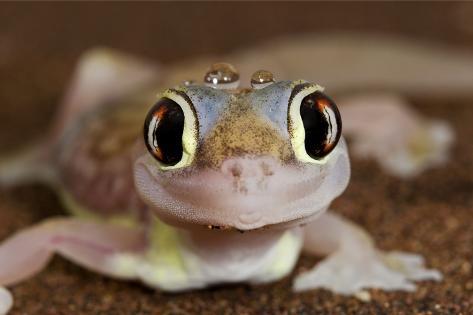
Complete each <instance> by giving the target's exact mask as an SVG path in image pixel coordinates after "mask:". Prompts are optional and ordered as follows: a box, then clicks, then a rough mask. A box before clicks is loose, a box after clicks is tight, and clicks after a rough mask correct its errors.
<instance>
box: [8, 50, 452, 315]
mask: <svg viewBox="0 0 473 315" xmlns="http://www.w3.org/2000/svg"><path fill="white" fill-rule="evenodd" d="M91 68H93V69H94V70H95V72H97V73H98V74H96V75H94V74H93V72H90V69H91ZM254 70H256V69H254ZM176 71H177V70H176ZM243 73H244V71H243ZM176 76H177V77H179V75H176ZM123 77H126V78H127V80H126V81H123V80H121V78H123ZM173 86H175V84H174V82H168V81H166V80H165V79H163V78H162V76H161V75H160V71H159V69H158V70H157V69H156V68H153V67H150V66H149V65H147V64H141V63H140V62H137V61H135V60H131V59H128V58H125V57H123V56H121V55H119V54H114V53H110V52H104V51H95V52H92V53H89V54H88V55H86V56H85V57H84V59H82V60H81V62H80V64H79V67H78V70H77V74H76V76H75V78H74V80H73V84H72V87H71V89H70V90H69V93H68V95H67V97H66V100H65V102H64V105H63V107H62V109H61V111H60V113H59V115H58V119H57V120H56V122H55V124H54V126H53V128H52V131H51V133H50V136H49V138H48V140H47V142H45V143H43V145H42V146H41V147H42V149H41V150H39V151H38V150H37V151H35V154H34V156H33V157H25V158H23V159H17V160H16V162H15V163H11V164H8V167H3V168H1V170H2V172H1V173H2V174H1V176H0V177H1V179H2V182H4V183H5V184H12V183H15V184H17V183H19V182H21V181H24V180H27V179H29V178H41V179H44V180H45V182H47V183H49V184H51V185H53V186H54V187H56V188H58V190H59V191H60V196H61V197H62V198H63V200H64V202H65V206H66V208H69V210H71V212H72V214H74V216H73V217H61V218H51V219H49V220H47V221H46V222H44V223H41V224H39V225H36V226H33V227H30V228H26V229H24V230H21V231H19V232H18V233H17V234H15V235H13V236H12V237H11V238H8V239H6V240H4V241H3V243H2V244H1V245H0V286H4V287H8V286H12V285H14V284H16V283H19V282H21V281H24V280H26V279H28V278H29V277H31V276H33V275H34V274H36V273H38V272H40V271H41V270H42V269H43V268H44V267H45V266H46V265H47V263H48V261H49V260H50V258H51V257H52V255H54V254H59V255H61V256H63V257H65V258H67V259H69V260H71V261H72V262H75V263H77V264H79V265H81V266H83V267H85V268H87V269H89V270H92V271H95V272H99V273H102V274H106V275H109V276H111V277H115V278H118V279H129V280H139V281H142V282H143V283H145V284H146V285H148V286H151V287H153V288H157V289H162V290H166V291H182V290H189V289H195V288H203V287H207V286H210V285H214V284H219V283H235V282H250V283H264V282H270V281H277V280H278V279H280V278H282V277H284V276H286V275H287V274H288V273H290V272H291V270H292V269H293V267H294V265H295V263H296V261H297V258H298V256H299V255H300V253H301V252H303V251H304V252H307V253H309V254H314V255H319V256H320V255H321V256H326V258H325V259H324V260H323V261H322V262H320V263H319V264H317V265H316V266H314V267H313V268H312V269H311V270H309V271H306V272H304V273H302V274H299V275H298V276H297V277H296V279H295V282H294V289H295V290H296V291H300V290H310V289H315V288H325V289H329V290H331V291H333V292H335V293H340V294H348V295H353V294H355V295H356V294H359V292H361V291H362V290H363V289H369V288H381V289H384V290H405V291H412V290H415V288H416V285H415V283H414V281H418V280H440V279H441V274H440V272H438V271H437V270H435V269H428V268H427V267H425V265H424V261H423V259H422V257H420V256H419V255H416V254H410V253H404V252H384V251H381V250H379V249H377V248H376V246H375V242H374V241H373V240H372V239H371V237H370V236H369V235H368V234H367V233H366V232H365V231H364V230H363V229H362V228H361V227H358V226H356V225H354V224H353V223H351V222H349V221H347V220H346V219H344V218H342V217H340V216H339V215H337V214H335V213H333V212H331V211H329V210H328V208H329V207H330V203H331V202H332V201H333V199H335V198H336V197H337V196H339V195H340V194H341V193H342V192H343V190H344V189H345V187H346V185H347V184H348V181H349V177H350V166H349V158H348V153H347V146H346V143H345V140H344V139H343V137H342V138H340V141H336V142H334V145H333V147H332V148H331V149H330V151H329V152H326V154H323V156H319V157H316V158H314V157H312V156H311V155H309V154H308V152H306V151H307V147H306V146H304V144H305V141H306V135H305V130H304V125H303V124H302V120H301V118H300V116H298V115H300V110H299V109H300V106H301V103H302V102H303V99H304V98H305V97H306V96H309V95H312V93H318V92H322V90H323V89H322V88H321V87H320V86H318V85H316V84H314V83H311V82H308V81H299V80H297V81H276V82H274V83H271V84H268V85H267V86H266V87H264V88H254V89H249V90H248V89H241V88H238V87H237V88H235V87H234V86H232V87H231V88H225V87H224V88H222V87H220V86H206V85H204V84H203V83H197V84H196V85H184V84H181V85H179V86H178V87H177V88H175V89H168V90H165V88H166V87H173ZM156 87H162V88H160V89H161V90H164V92H162V93H160V94H159V96H158V100H159V99H162V98H167V99H171V100H172V101H173V102H175V103H176V104H177V105H178V106H180V108H181V109H182V111H183V113H184V127H183V130H184V131H183V134H182V137H181V138H180V139H179V141H182V146H183V151H184V153H183V154H182V157H181V158H180V159H179V160H178V161H177V163H175V164H174V165H171V164H169V163H163V162H162V161H160V160H159V159H157V158H156V156H155V152H154V153H153V152H150V150H149V146H148V149H147V148H146V146H145V143H146V141H148V140H150V139H151V140H150V141H151V142H153V141H152V140H153V139H154V138H153V133H152V132H151V133H149V132H148V133H147V131H146V130H147V129H146V126H145V132H144V133H145V134H144V135H143V129H142V126H143V124H144V123H145V118H146V114H147V112H148V111H149V109H150V107H151V105H153V104H154V103H156V98H155V96H154V94H155V93H156V92H158V91H159V89H158V90H156ZM297 90H300V91H298V92H297ZM296 92H297V93H296ZM291 109H293V110H291ZM339 109H340V112H341V116H342V120H343V125H344V135H345V136H347V137H349V138H352V139H353V143H352V144H353V145H354V147H355V149H356V150H357V151H359V152H358V153H359V154H360V155H365V156H368V157H371V158H374V159H376V160H377V161H378V162H380V163H381V165H383V166H384V167H385V169H386V170H387V171H388V172H389V171H390V172H391V173H392V174H393V175H398V176H403V177H408V176H413V175H415V174H417V173H419V172H420V171H422V170H424V169H425V168H427V167H429V166H430V165H435V164H438V163H439V162H441V161H443V160H444V159H445V158H446V152H447V148H448V145H449V143H450V139H451V134H450V133H449V130H448V127H447V126H446V125H444V124H442V123H438V122H434V121H430V120H427V119H425V118H423V117H421V116H420V115H419V114H418V113H415V112H414V111H413V110H411V109H408V108H407V107H406V106H405V104H404V102H403V101H402V100H401V99H398V98H396V97H392V96H390V95H375V96H369V97H366V98H365V99H363V98H362V99H361V101H360V98H359V97H358V98H348V99H342V100H341V102H340V104H339ZM120 113H122V114H120ZM131 113H133V114H131ZM332 118H333V117H332ZM363 119H365V120H367V121H370V120H371V121H372V120H376V121H378V122H379V121H380V120H381V122H379V124H368V123H366V122H363ZM331 123H332V127H333V123H334V121H333V120H332V121H331ZM147 127H148V129H149V128H150V126H147ZM337 127H340V126H335V127H334V128H337ZM337 130H338V129H337ZM337 130H336V129H334V130H333V131H334V132H336V131H337ZM150 137H151V138H150ZM143 138H144V140H143ZM46 143H47V144H46ZM419 143H420V144H419ZM151 145H152V144H151ZM412 147H414V148H415V150H414V149H412ZM53 152H54V153H53ZM58 152H59V153H58ZM355 153H356V151H355ZM5 165H6V164H5ZM38 165H42V166H44V167H38ZM53 166H54V167H53ZM11 304H12V298H11V296H10V294H9V293H8V291H6V290H5V289H4V288H1V287H0V313H2V312H3V313H6V312H7V311H8V309H9V308H10V307H11Z"/></svg>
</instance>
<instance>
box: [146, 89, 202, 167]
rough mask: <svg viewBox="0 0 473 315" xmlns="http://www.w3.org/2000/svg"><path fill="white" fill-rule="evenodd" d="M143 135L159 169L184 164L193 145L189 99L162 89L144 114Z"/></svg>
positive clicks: (194, 134) (194, 135)
mask: <svg viewBox="0 0 473 315" xmlns="http://www.w3.org/2000/svg"><path fill="white" fill-rule="evenodd" d="M144 138H145V143H146V147H147V149H148V151H149V152H150V153H151V155H152V156H153V157H154V158H155V159H156V160H157V161H158V162H159V165H160V168H161V169H163V170H168V169H175V168H181V167H184V166H188V165H189V164H190V163H191V162H192V160H193V157H194V153H195V148H196V146H197V128H196V119H195V112H194V110H193V109H192V104H191V102H190V100H189V99H188V98H187V97H186V96H185V95H181V94H180V93H177V92H175V91H172V90H168V91H166V92H164V93H163V97H162V98H161V99H160V100H159V101H158V102H157V103H156V104H155V105H154V106H153V107H152V108H151V110H150V111H149V112H148V115H147V116H146V120H145V126H144Z"/></svg>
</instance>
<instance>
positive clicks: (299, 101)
mask: <svg viewBox="0 0 473 315" xmlns="http://www.w3.org/2000/svg"><path fill="white" fill-rule="evenodd" d="M321 90H322V88H321V87H320V86H318V85H312V84H302V85H299V86H297V87H296V88H295V89H294V91H293V95H292V96H291V102H290V104H289V117H288V122H289V132H290V134H291V143H292V147H293V148H294V153H295V155H296V157H297V158H298V159H299V160H301V161H303V162H312V163H324V162H325V161H324V160H323V159H324V157H326V156H327V155H329V154H330V152H332V150H333V149H334V148H335V146H336V145H337V143H338V140H339V139H340V136H341V131H342V121H341V117H340V113H339V111H338V108H337V105H335V102H334V101H332V100H331V99H330V98H329V97H328V96H327V95H325V94H324V93H322V91H321Z"/></svg>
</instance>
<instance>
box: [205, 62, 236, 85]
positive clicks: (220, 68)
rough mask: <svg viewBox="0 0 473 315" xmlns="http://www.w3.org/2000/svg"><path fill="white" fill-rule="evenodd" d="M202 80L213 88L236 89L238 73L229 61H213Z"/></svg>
mask: <svg viewBox="0 0 473 315" xmlns="http://www.w3.org/2000/svg"><path fill="white" fill-rule="evenodd" d="M204 82H205V85H207V86H210V87H213V88H215V89H236V88H238V85H239V84H240V75H239V74H238V71H237V70H236V69H235V67H233V66H232V65H231V64H229V63H224V62H221V63H214V64H213V65H212V66H211V67H210V69H209V71H207V73H206V74H205V77H204Z"/></svg>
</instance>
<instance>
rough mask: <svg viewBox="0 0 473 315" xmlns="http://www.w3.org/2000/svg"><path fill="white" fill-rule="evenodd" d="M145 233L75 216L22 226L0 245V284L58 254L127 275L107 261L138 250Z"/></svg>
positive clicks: (33, 270) (33, 271)
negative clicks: (117, 255)
mask: <svg viewBox="0 0 473 315" xmlns="http://www.w3.org/2000/svg"><path fill="white" fill-rule="evenodd" d="M145 245H146V241H145V233H144V232H143V231H142V230H140V229H132V228H125V227H120V226H114V225H110V224H104V223H95V222H87V221H83V220H78V219H65V218H64V219H63V218H55V219H50V220H47V221H45V222H44V223H40V224H39V225H36V226H34V227H31V228H28V229H25V230H23V231H20V232H18V233H17V234H15V235H13V236H12V237H11V238H9V239H7V240H6V241H5V242H3V244H1V245H0V285H12V284H15V283H18V282H20V281H22V280H25V279H27V278H29V277H31V276H33V275H34V274H36V273H38V272H40V271H41V270H42V269H43V268H44V267H45V266H46V264H47V263H48V261H49V260H50V259H51V257H52V256H53V255H54V253H58V254H60V255H61V256H64V257H66V258H67V259H69V260H71V261H74V262H76V263H78V264H80V265H82V266H84V267H86V268H88V269H90V270H93V271H97V272H100V273H103V274H107V275H109V276H113V277H118V278H126V276H127V275H124V274H121V273H120V272H119V271H118V270H113V268H110V265H109V264H107V260H108V259H109V258H110V257H111V256H112V255H114V254H116V253H121V252H132V253H139V252H141V251H142V250H144V248H145Z"/></svg>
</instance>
